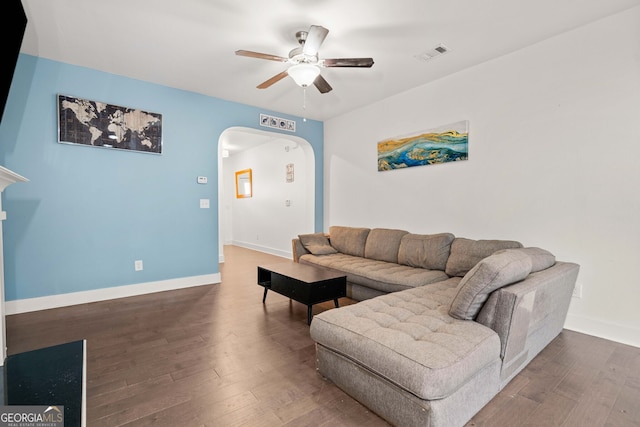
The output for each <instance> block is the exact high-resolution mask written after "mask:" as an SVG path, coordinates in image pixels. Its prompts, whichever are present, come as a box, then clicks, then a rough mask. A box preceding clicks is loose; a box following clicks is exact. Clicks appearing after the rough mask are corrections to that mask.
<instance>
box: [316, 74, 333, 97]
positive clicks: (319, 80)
mask: <svg viewBox="0 0 640 427" xmlns="http://www.w3.org/2000/svg"><path fill="white" fill-rule="evenodd" d="M313 85H314V86H315V87H317V88H318V90H319V91H320V93H327V92H331V90H332V89H333V88H332V87H331V85H330V84H329V83H327V81H326V80H325V79H324V77H322V75H320V74H318V77H316V79H315V80H314V81H313Z"/></svg>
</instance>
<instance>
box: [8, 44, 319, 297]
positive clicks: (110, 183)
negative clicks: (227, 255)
mask: <svg viewBox="0 0 640 427" xmlns="http://www.w3.org/2000/svg"><path fill="white" fill-rule="evenodd" d="M58 94H64V95H70V96H75V97H79V98H84V99H89V100H93V101H101V102H105V103H109V104H115V105H119V106H124V107H132V108H139V109H142V110H144V111H149V112H154V113H160V114H162V120H163V123H162V124H163V136H162V140H163V153H162V154H161V155H157V154H146V153H139V152H129V151H123V150H115V149H107V148H95V147H87V146H80V145H70V144H60V143H58V135H57V130H58V123H57V104H56V102H57V95H58ZM260 113H268V114H274V115H276V116H278V117H283V118H287V119H293V120H296V132H295V133H294V135H296V136H298V137H301V138H304V139H306V140H307V141H308V142H309V143H310V144H311V146H312V147H313V149H314V151H315V161H316V194H315V206H316V212H315V224H316V230H322V224H323V221H322V212H323V204H322V202H323V201H322V193H323V191H322V171H323V124H322V122H319V121H315V120H307V121H305V122H303V120H302V118H300V117H293V116H289V115H285V114H281V113H278V112H273V111H268V110H261V109H258V108H255V107H251V106H247V105H243V104H238V103H234V102H229V101H224V100H221V99H217V98H213V97H209V96H204V95H201V94H197V93H193V92H187V91H183V90H177V89H173V88H169V87H165V86H160V85H156V84H152V83H148V82H144V81H140V80H135V79H130V78H126V77H122V76H118V75H113V74H108V73H103V72H99V71H95V70H92V69H87V68H83V67H77V66H73V65H69V64H64V63H60V62H56V61H51V60H47V59H42V58H37V57H34V56H30V55H24V54H21V55H20V58H19V60H18V65H17V68H16V71H15V75H14V80H13V83H12V87H11V91H10V94H9V99H8V103H7V106H6V110H5V113H4V117H3V119H2V124H1V126H0V165H3V166H4V167H6V168H8V169H11V170H12V171H14V172H16V173H18V174H20V175H23V176H24V177H26V178H28V179H29V180H30V181H29V182H28V183H16V184H14V185H11V186H9V187H8V188H7V189H6V190H5V192H4V194H3V196H2V197H3V201H2V207H3V210H4V211H6V212H7V220H6V221H4V224H3V226H4V261H5V265H4V266H5V298H6V300H7V301H11V300H19V299H26V298H34V297H43V296H50V295H58V294H65V293H70V292H79V291H88V290H95V289H102V288H110V287H115V286H122V285H130V284H137V283H145V282H152V281H159V280H168V279H177V278H182V277H191V276H199V275H206V274H215V273H218V272H219V267H218V259H219V258H218V255H219V254H218V194H217V192H218V182H217V181H218V167H217V165H218V160H217V156H218V139H219V137H220V134H221V133H222V132H223V131H224V130H225V129H227V128H229V127H233V126H244V127H249V128H256V129H262V130H268V129H267V128H264V127H260V126H259V124H258V122H259V115H260ZM286 134H287V135H291V134H292V133H288V132H287V133H286ZM199 175H202V176H207V177H208V179H209V180H208V184H207V185H199V184H197V182H196V178H197V176H199ZM201 198H208V199H210V201H211V208H210V209H200V208H199V200H200V199H201ZM134 260H143V262H144V270H143V271H139V272H136V271H134V268H133V267H134V266H133V264H134Z"/></svg>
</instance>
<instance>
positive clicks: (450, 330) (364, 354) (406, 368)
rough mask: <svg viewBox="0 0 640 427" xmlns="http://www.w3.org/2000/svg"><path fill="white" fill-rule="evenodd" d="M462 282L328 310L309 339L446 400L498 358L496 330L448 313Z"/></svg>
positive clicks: (422, 395) (421, 394) (426, 395)
mask: <svg viewBox="0 0 640 427" xmlns="http://www.w3.org/2000/svg"><path fill="white" fill-rule="evenodd" d="M459 281H460V278H451V279H449V280H446V281H443V282H439V283H436V284H433V285H429V286H425V287H418V288H414V289H408V290H405V291H401V292H395V293H392V294H388V295H383V296H379V297H376V298H373V299H370V300H366V301H362V302H359V303H358V304H353V305H349V306H345V307H341V308H338V309H332V310H327V311H325V312H322V313H320V314H318V315H316V316H314V318H313V321H312V322H311V329H310V333H311V338H313V339H314V340H315V341H316V342H317V343H318V345H322V346H325V347H327V348H329V349H331V350H333V351H335V352H337V353H339V354H342V355H344V356H345V357H348V358H350V359H351V360H353V361H354V362H355V363H357V364H359V365H361V366H363V367H364V368H365V369H368V370H371V371H373V372H375V373H376V374H378V375H380V376H382V377H383V378H385V379H386V380H388V381H390V382H392V383H394V384H396V385H397V386H399V387H401V388H402V389H404V390H406V391H408V392H409V393H412V394H414V395H416V396H418V397H419V398H421V399H425V400H434V399H442V398H445V397H447V396H449V395H451V394H452V393H453V392H455V391H456V390H458V389H459V388H460V387H462V386H463V385H464V384H465V383H466V382H468V381H469V380H470V379H471V378H473V377H474V375H476V374H477V373H478V372H480V371H481V370H482V369H483V368H485V367H486V366H488V365H490V364H492V363H495V362H496V361H498V360H499V358H500V339H499V338H498V335H497V334H496V333H495V332H494V331H493V330H491V329H489V328H487V327H486V326H483V325H480V324H479V323H476V322H472V321H465V320H458V319H454V318H453V317H451V316H449V315H448V310H449V305H450V304H451V300H452V298H453V296H454V295H455V292H456V286H457V284H458V282H459Z"/></svg>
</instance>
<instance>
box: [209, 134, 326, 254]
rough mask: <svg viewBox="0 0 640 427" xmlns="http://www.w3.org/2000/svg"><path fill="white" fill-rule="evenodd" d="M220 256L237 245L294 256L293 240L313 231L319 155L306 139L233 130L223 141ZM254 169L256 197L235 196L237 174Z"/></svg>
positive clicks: (221, 136)
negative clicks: (225, 246)
mask: <svg viewBox="0 0 640 427" xmlns="http://www.w3.org/2000/svg"><path fill="white" fill-rule="evenodd" d="M218 159H219V160H218V183H219V184H218V185H219V187H218V207H219V215H218V218H219V236H220V239H219V242H220V243H219V244H220V247H219V253H220V262H224V245H225V244H233V245H238V246H243V247H247V248H250V249H255V250H259V251H262V252H267V253H271V254H273V255H278V256H283V257H291V238H292V237H294V236H297V235H298V234H302V233H312V232H313V231H314V221H315V218H314V215H315V155H314V152H313V148H312V147H311V144H309V142H308V141H306V140H305V139H303V138H300V137H297V136H294V135H286V134H281V133H276V132H268V131H262V130H258V129H251V128H244V127H233V128H229V129H226V130H225V131H224V132H223V133H222V134H221V135H220V138H219V140H218ZM246 169H251V170H252V179H253V182H252V186H253V192H252V197H251V198H236V194H235V172H237V171H239V170H246Z"/></svg>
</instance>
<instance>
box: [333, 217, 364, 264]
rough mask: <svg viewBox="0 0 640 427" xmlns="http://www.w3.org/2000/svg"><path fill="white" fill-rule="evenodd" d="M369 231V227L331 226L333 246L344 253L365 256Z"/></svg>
mask: <svg viewBox="0 0 640 427" xmlns="http://www.w3.org/2000/svg"><path fill="white" fill-rule="evenodd" d="M369 231H371V230H370V229H368V228H358V227H344V226H339V225H333V226H331V227H329V235H330V237H329V238H330V240H331V246H333V247H334V248H335V249H337V250H338V252H341V253H343V254H346V255H353V256H362V257H363V256H364V245H365V243H366V242H367V236H368V235H369Z"/></svg>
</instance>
